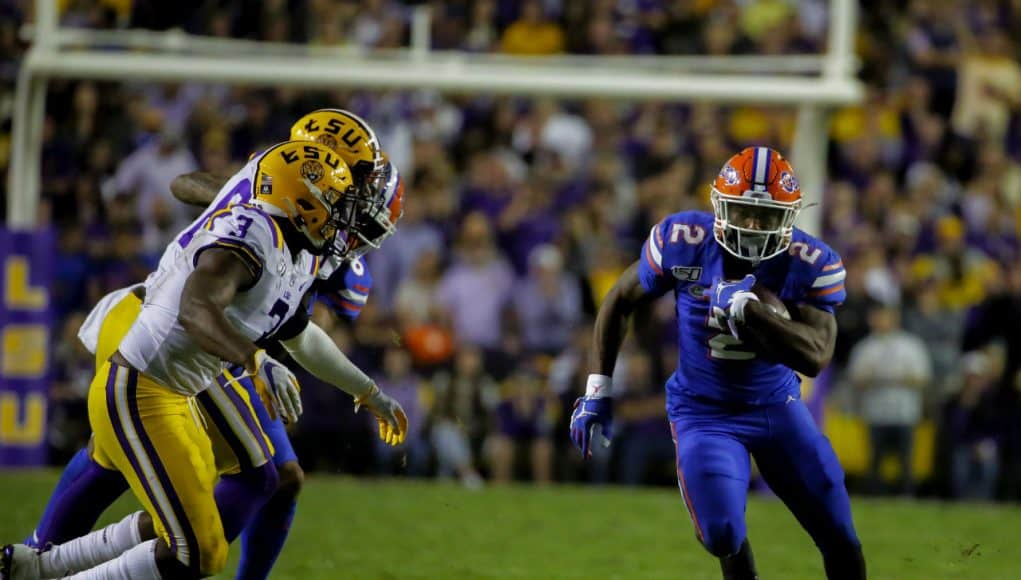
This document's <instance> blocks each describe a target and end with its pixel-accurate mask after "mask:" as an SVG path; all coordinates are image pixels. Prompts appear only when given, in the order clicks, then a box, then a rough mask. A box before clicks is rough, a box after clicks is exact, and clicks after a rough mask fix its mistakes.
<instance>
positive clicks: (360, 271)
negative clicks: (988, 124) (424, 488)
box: [0, 109, 404, 580]
mask: <svg viewBox="0 0 1021 580" xmlns="http://www.w3.org/2000/svg"><path fill="white" fill-rule="evenodd" d="M291 136H292V140H310V141H316V142H319V143H322V144H324V145H327V146H330V147H331V149H333V150H334V151H335V152H337V153H338V154H339V155H340V157H341V158H342V159H343V160H344V161H345V162H346V163H347V164H348V166H349V167H350V168H356V169H357V170H352V173H353V175H354V177H355V179H354V182H355V186H356V187H357V188H358V191H359V192H360V193H359V195H358V196H357V198H358V199H360V202H361V203H360V204H359V212H358V216H357V217H356V219H355V220H354V224H352V225H351V226H350V227H349V228H348V229H347V230H346V231H345V234H346V235H345V236H344V238H343V239H340V238H338V240H337V243H338V244H340V246H339V247H338V251H337V252H332V253H331V254H330V255H328V256H326V257H325V259H324V260H323V264H322V266H321V267H320V269H319V276H318V278H319V279H318V280H317V281H316V282H315V284H314V285H313V289H314V293H315V294H317V295H318V296H320V297H321V298H320V299H321V300H322V301H323V302H324V304H327V305H329V306H330V307H331V308H332V309H333V311H334V312H335V313H336V315H337V316H340V317H342V318H345V319H348V320H353V319H355V318H357V316H358V313H359V312H360V310H361V307H362V305H363V304H364V301H365V299H366V298H367V296H368V292H369V289H370V288H371V285H372V277H371V275H370V274H369V272H368V268H367V266H366V265H365V263H364V261H363V260H362V259H361V256H362V255H363V254H364V252H365V251H367V250H369V249H371V248H378V247H379V245H380V244H381V243H382V242H383V241H384V240H385V239H386V238H387V237H389V236H390V235H392V233H393V231H394V229H395V226H396V223H397V221H398V219H399V218H400V215H401V213H402V206H403V201H404V189H403V184H402V181H401V178H400V174H399V172H398V171H397V169H396V167H394V166H393V165H392V164H391V163H389V162H387V161H385V156H383V155H382V153H381V151H380V149H379V145H378V141H377V139H376V137H375V134H374V133H373V132H372V130H371V128H369V126H368V125H367V124H366V123H365V122H364V121H363V120H361V119H360V118H359V117H357V116H356V115H354V114H352V113H350V112H347V111H343V110H340V109H321V110H317V111H313V112H312V113H309V114H307V115H305V116H304V117H302V118H301V119H299V120H298V121H297V122H296V123H295V124H294V125H293V126H292V129H291ZM257 157H258V156H253V159H251V160H250V162H249V163H248V164H247V165H246V167H245V168H244V169H243V170H241V171H240V172H239V173H238V174H236V175H235V176H234V177H233V178H224V177H216V176H212V175H210V174H206V173H201V172H196V173H192V174H187V175H184V176H181V177H179V178H178V179H176V180H175V181H174V184H173V185H172V191H173V193H174V195H175V196H176V197H178V199H180V200H181V201H184V202H186V203H191V204H196V205H202V206H203V207H207V210H206V212H204V214H203V216H200V218H198V219H197V220H196V221H195V222H194V223H193V224H192V226H191V227H190V228H188V229H186V230H185V231H184V232H182V233H181V234H180V235H179V236H178V237H177V239H176V240H175V241H176V242H177V243H178V245H179V246H181V247H184V245H185V243H186V242H187V241H188V240H189V239H190V237H191V236H193V235H194V233H195V232H196V231H197V230H198V229H200V228H201V227H202V226H203V224H205V223H206V222H207V220H208V219H209V217H211V215H212V214H214V213H216V212H217V211H220V210H223V209H225V208H226V207H228V206H230V205H237V204H241V203H244V202H247V201H249V200H250V199H251V195H252V189H251V188H249V187H245V183H244V182H245V181H251V180H253V179H254V178H255V169H256V168H257V166H258V161H259V159H258V158H257ZM380 165H382V168H381V169H378V168H379V167H380ZM217 188H219V189H218V190H217ZM131 291H134V294H138V295H143V294H144V286H143V285H139V287H136V288H127V289H123V290H121V291H115V292H113V293H111V294H110V295H108V296H107V297H105V298H104V299H103V300H102V301H101V302H100V304H98V305H97V306H96V308H94V309H93V312H92V314H90V316H89V319H88V321H87V322H86V323H85V324H84V325H83V327H82V331H81V332H80V333H79V336H80V338H81V339H82V341H83V343H84V344H85V345H86V346H87V347H88V349H89V350H90V351H91V352H93V353H94V354H96V355H97V360H98V361H99V364H101V363H102V361H103V360H105V359H106V358H108V357H109V355H110V353H111V352H112V350H113V349H115V348H116V345H117V342H119V339H120V338H121V335H123V333H124V332H126V330H127V329H126V328H124V329H122V330H121V331H119V332H107V333H106V335H107V336H106V341H105V342H107V343H108V344H107V345H106V346H105V347H103V346H102V345H100V344H98V343H99V342H100V341H99V330H100V326H101V324H102V322H103V321H104V319H105V317H106V316H107V315H108V314H109V312H110V311H111V310H113V309H114V308H116V309H118V310H119V311H120V312H119V313H118V316H117V318H120V319H123V320H130V319H132V318H133V314H132V311H133V310H137V309H138V308H139V307H140V304H141V302H140V296H136V295H134V294H133V293H132V292H131ZM298 314H301V315H304V314H305V313H304V311H301V312H299V313H298ZM302 323H303V316H295V317H293V318H292V319H290V320H289V322H288V324H299V325H300V324H302ZM279 332H280V331H278V333H279ZM271 342H272V346H271V345H270V344H267V345H266V347H267V350H268V351H269V352H270V353H271V354H272V353H274V352H275V351H277V352H279V351H282V350H283V349H282V347H280V346H279V343H278V341H271ZM274 349H275V350H274ZM97 366H98V365H97ZM243 391H247V397H246V396H245V393H244V392H243ZM197 401H198V403H199V410H200V411H201V413H202V415H203V420H204V421H203V422H204V424H205V425H206V427H207V430H208V431H209V434H210V436H211V438H212V440H213V449H214V455H215V458H216V463H217V466H218V470H219V471H220V474H221V478H220V480H219V482H218V483H217V487H216V491H215V493H216V501H217V506H218V508H219V510H220V516H221V520H222V522H223V526H224V531H225V535H226V538H227V539H228V541H231V542H233V540H234V539H235V538H236V537H237V536H238V535H239V534H241V538H242V551H241V561H240V564H239V566H238V570H237V578H239V579H242V578H243V579H246V580H247V579H259V578H266V577H268V576H269V572H270V570H271V569H272V567H273V564H274V563H275V561H276V558H277V556H278V555H279V553H280V551H281V549H282V548H283V545H284V543H285V541H286V538H287V535H288V532H289V529H290V524H291V520H292V519H293V516H294V513H295V509H296V504H297V495H298V493H299V492H300V490H301V485H302V481H303V472H302V470H301V467H300V465H299V464H298V460H297V455H296V454H295V453H294V449H293V447H292V446H291V443H290V441H289V439H288V436H287V432H286V429H285V427H284V424H283V422H282V421H281V420H280V419H278V418H275V417H272V416H271V413H270V412H268V411H267V409H266V406H265V405H263V404H262V403H261V401H260V399H259V397H258V396H257V394H256V392H255V388H254V384H253V381H252V380H251V378H250V377H246V376H244V370H243V369H241V368H228V369H224V371H223V373H222V374H221V375H220V376H219V377H217V380H216V381H215V382H213V383H212V384H211V385H210V386H209V388H208V389H206V390H205V391H203V392H202V393H201V394H200V395H199V396H198V397H197ZM380 436H381V437H385V436H386V431H384V429H380ZM390 443H391V444H396V441H395V440H394V435H393V433H390ZM90 455H91V454H90V451H89V450H87V449H82V450H80V451H79V453H78V454H76V455H75V457H74V458H72V460H71V462H70V463H69V464H68V466H67V468H65V470H64V473H63V474H62V476H61V480H60V482H59V483H58V485H57V488H56V489H55V490H54V492H53V495H52V496H51V498H50V501H49V503H48V505H47V507H46V510H45V512H44V514H43V516H42V518H41V520H40V522H39V524H38V525H37V527H36V529H35V530H34V531H33V533H32V534H31V535H30V536H29V537H28V539H27V540H26V542H25V543H26V544H27V545H29V547H32V548H37V549H41V548H46V547H47V546H48V545H50V544H58V545H59V544H62V543H64V542H67V541H68V540H70V539H72V538H76V537H78V536H82V535H84V534H86V533H88V531H89V530H91V529H92V527H93V526H94V525H95V523H96V521H97V519H98V517H99V515H100V514H101V513H102V512H103V511H104V510H105V509H106V508H107V507H108V506H109V505H111V504H112V503H113V501H114V500H115V499H116V498H117V497H119V496H120V495H121V494H122V493H123V492H124V491H126V490H127V489H128V483H127V481H126V480H125V479H124V478H123V477H122V476H121V475H120V474H119V473H118V472H116V471H111V470H107V469H104V468H103V467H102V466H101V465H99V464H98V463H96V462H95V460H94V459H92V458H91V457H90ZM274 467H275V470H274ZM274 471H275V472H274ZM275 481H279V484H278V485H276V491H275V493H273V495H272V497H271V498H270V499H269V500H267V501H264V497H263V495H264V493H265V491H264V490H265V489H267V488H270V489H272V488H273V487H274V482H275ZM138 526H139V527H140V529H143V530H149V529H152V523H151V520H149V518H148V515H147V514H145V513H142V514H141V516H140V517H139V521H138ZM53 555H56V554H51V556H53ZM65 564H67V563H65ZM71 567H72V568H73V566H71ZM0 572H2V567H0ZM0 577H2V575H0Z"/></svg>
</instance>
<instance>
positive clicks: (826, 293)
mask: <svg viewBox="0 0 1021 580" xmlns="http://www.w3.org/2000/svg"><path fill="white" fill-rule="evenodd" d="M843 289H844V284H843V283H841V284H838V285H836V286H832V287H830V288H823V289H822V290H815V291H813V292H809V293H808V295H809V296H811V297H812V298H821V297H823V296H829V295H830V294H836V293H837V292H841V291H842V290H843Z"/></svg>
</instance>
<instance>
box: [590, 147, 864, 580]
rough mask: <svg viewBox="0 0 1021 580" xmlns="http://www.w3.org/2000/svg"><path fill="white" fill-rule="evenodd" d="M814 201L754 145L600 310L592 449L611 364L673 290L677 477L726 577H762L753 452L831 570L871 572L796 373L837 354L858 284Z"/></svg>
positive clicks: (653, 241)
mask: <svg viewBox="0 0 1021 580" xmlns="http://www.w3.org/2000/svg"><path fill="white" fill-rule="evenodd" d="M801 202H802V199H801V189H800V185H799V183H798V180H797V178H796V177H795V175H794V170H793V169H792V168H791V166H790V164H789V163H788V162H787V160H785V159H784V158H783V157H781V156H780V154H779V153H777V152H776V151H774V150H772V149H768V148H766V147H752V148H748V149H745V150H744V151H741V152H740V153H738V154H737V155H735V156H733V157H731V158H730V160H728V161H727V162H726V164H725V165H724V166H723V169H722V170H721V171H720V173H719V175H718V176H717V177H716V179H715V181H714V183H713V187H712V204H713V213H712V214H710V213H707V212H699V211H686V212H681V213H676V214H673V215H671V216H669V217H667V218H666V219H664V220H663V221H661V222H660V223H659V224H657V225H656V226H654V227H653V228H652V231H651V232H650V234H649V238H648V239H647V240H646V242H645V244H644V246H643V248H642V256H641V257H640V258H639V259H638V260H637V261H636V262H635V263H633V264H632V265H631V266H630V267H629V268H628V269H627V270H626V271H625V272H624V273H623V274H622V275H621V277H620V279H619V280H618V281H617V282H616V285H615V286H614V287H613V289H612V290H611V291H610V293H609V294H608V296H607V297H606V299H605V301H604V302H603V304H602V305H601V307H600V309H599V313H598V316H597V319H596V324H595V331H594V340H593V346H594V356H593V359H592V360H593V365H594V366H593V368H592V374H590V375H589V377H588V385H587V388H586V393H585V396H583V397H581V398H579V399H578V400H577V402H576V403H575V409H574V413H573V414H572V418H571V438H572V440H573V441H574V442H575V444H576V445H577V446H578V447H579V448H580V449H581V451H582V453H583V454H584V455H585V456H588V455H589V453H590V449H591V445H592V444H593V442H592V439H593V437H595V435H596V427H597V426H598V427H599V430H600V431H601V433H602V438H603V444H606V445H608V444H609V438H610V437H611V434H612V419H613V413H612V398H611V394H612V393H611V379H610V377H611V375H612V374H613V369H614V366H615V362H616V358H617V354H618V352H619V349H620V345H621V342H622V341H623V339H624V336H625V333H626V331H627V330H626V329H627V327H626V322H627V319H628V316H629V314H630V313H631V312H632V311H633V310H634V309H635V308H636V307H637V306H639V305H641V304H643V303H648V302H649V301H651V300H653V299H655V298H657V297H659V296H662V295H663V294H665V293H667V292H671V291H672V292H673V294H674V297H675V300H676V302H677V308H676V312H677V324H678V330H679V336H680V339H679V340H680V354H679V358H678V362H677V369H676V371H675V372H674V373H673V375H671V377H670V379H669V380H668V381H667V384H666V395H667V399H666V400H667V415H668V418H669V421H670V425H671V428H672V432H673V436H674V443H675V446H676V452H677V478H678V484H679V487H680V491H681V495H682V496H683V499H684V503H685V507H686V508H687V511H688V513H689V515H690V517H691V520H692V523H693V524H694V527H695V535H696V536H697V538H698V540H699V541H700V542H701V543H702V545H703V546H704V547H705V548H706V549H707V550H708V551H709V552H710V553H712V554H713V555H714V556H716V557H718V558H719V559H720V563H721V567H722V571H723V577H724V578H725V579H746V578H757V572H756V570H755V564H754V561H753V558H752V552H751V547H750V544H749V542H748V539H747V536H746V528H745V518H744V514H745V504H746V501H747V491H748V484H749V478H750V476H751V464H750V459H749V456H752V457H754V458H755V461H756V464H757V465H758V468H759V471H760V472H761V474H762V477H763V478H764V479H765V480H766V482H767V483H768V484H769V486H770V487H771V488H772V489H773V491H774V492H775V493H776V494H777V495H778V496H779V497H780V499H781V500H783V502H784V503H785V504H786V505H787V507H788V508H789V509H790V510H791V512H793V514H794V515H795V517H797V519H798V521H799V522H800V523H801V525H802V527H804V528H805V530H806V531H807V532H808V533H809V534H810V535H811V537H812V539H813V540H814V541H815V544H816V546H818V548H819V550H820V551H821V552H822V556H823V562H824V567H825V570H826V575H827V577H828V578H830V579H854V580H859V579H862V578H865V560H864V557H863V555H862V551H861V544H860V543H859V541H858V537H857V535H856V533H855V529H854V525H853V523H852V521H851V509H850V501H849V498H848V495H847V490H846V488H845V486H844V473H843V470H842V469H841V467H840V464H839V463H838V461H837V457H836V455H835V454H834V452H833V448H832V446H831V445H830V443H829V441H828V440H827V439H826V437H825V436H823V435H822V434H821V433H820V431H819V429H818V427H817V426H816V424H815V423H814V421H813V420H812V417H811V415H810V414H809V412H808V409H807V408H806V406H805V405H804V403H802V401H801V393H800V389H799V385H800V379H799V378H798V375H797V374H795V373H802V374H805V375H808V376H816V375H817V374H819V372H820V371H821V370H822V369H823V368H824V367H825V366H826V365H827V364H828V363H829V361H830V358H831V357H832V355H833V347H834V341H835V340H836V327H837V323H836V321H835V319H834V316H833V309H834V308H835V307H836V306H837V305H839V304H840V303H841V302H842V301H843V300H844V296H845V292H844V283H843V280H844V276H845V274H844V268H843V265H842V263H841V260H840V257H839V256H838V255H837V254H836V253H835V252H834V251H833V250H831V249H830V248H829V247H828V246H826V244H824V243H823V242H821V241H820V240H818V239H816V238H814V237H812V236H810V235H808V234H806V233H805V232H803V231H801V230H799V229H797V228H795V227H794V221H795V219H796V218H797V216H798V213H799V211H800V209H801ZM756 284H760V285H762V286H764V287H765V288H767V289H769V290H771V291H772V292H773V293H775V294H776V295H777V296H778V297H779V298H780V299H781V300H782V301H783V302H784V304H785V305H786V306H787V309H788V311H789V315H790V316H789V318H784V317H783V316H781V315H778V314H776V313H774V311H773V310H772V309H771V308H770V307H768V306H767V305H765V304H764V303H763V302H762V301H761V300H760V298H759V296H757V295H756V293H755V291H753V287H754V286H755V285H756ZM756 290H758V289H757V288H756Z"/></svg>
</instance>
